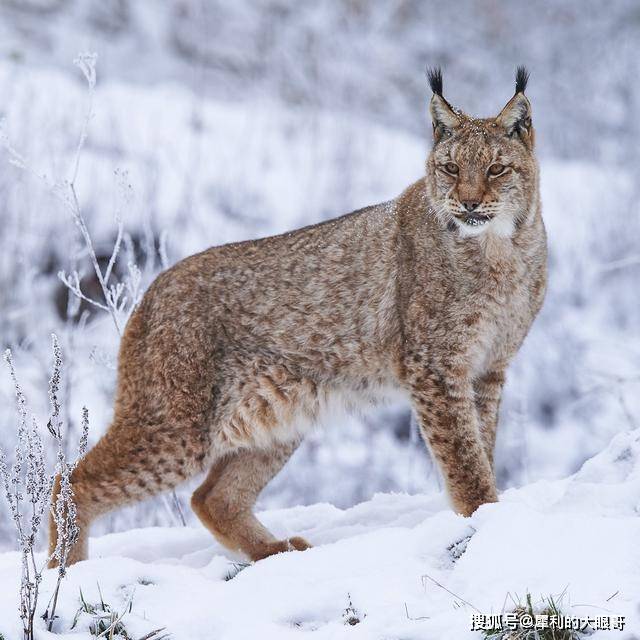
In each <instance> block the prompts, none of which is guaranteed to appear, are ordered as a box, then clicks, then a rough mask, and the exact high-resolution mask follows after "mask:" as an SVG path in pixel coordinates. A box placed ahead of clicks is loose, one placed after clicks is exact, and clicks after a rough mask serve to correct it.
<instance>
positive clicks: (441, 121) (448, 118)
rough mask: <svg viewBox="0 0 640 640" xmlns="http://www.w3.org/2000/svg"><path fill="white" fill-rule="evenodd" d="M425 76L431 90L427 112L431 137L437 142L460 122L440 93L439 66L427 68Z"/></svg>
mask: <svg viewBox="0 0 640 640" xmlns="http://www.w3.org/2000/svg"><path fill="white" fill-rule="evenodd" d="M427 77H428V78H429V86H430V87H431V91H433V96H432V97H431V102H430V103H429V112H430V113H431V121H432V122H433V138H434V140H435V141H436V142H439V141H440V140H441V139H442V138H443V137H446V136H449V135H451V133H452V131H453V129H455V128H456V127H457V126H458V125H459V124H460V118H458V116H457V115H456V113H455V111H454V110H453V107H452V106H451V105H450V104H449V103H448V102H447V101H446V100H445V99H444V97H443V95H442V71H441V70H440V68H439V67H436V68H435V69H427Z"/></svg>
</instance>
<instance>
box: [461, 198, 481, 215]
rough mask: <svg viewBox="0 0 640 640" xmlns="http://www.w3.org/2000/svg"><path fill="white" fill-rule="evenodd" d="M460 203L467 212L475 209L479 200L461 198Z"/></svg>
mask: <svg viewBox="0 0 640 640" xmlns="http://www.w3.org/2000/svg"><path fill="white" fill-rule="evenodd" d="M461 204H462V206H463V207H464V208H465V209H466V210H467V211H468V212H469V213H471V212H472V211H475V210H476V209H477V208H478V207H479V206H480V202H478V201H477V200H463V201H462V202H461Z"/></svg>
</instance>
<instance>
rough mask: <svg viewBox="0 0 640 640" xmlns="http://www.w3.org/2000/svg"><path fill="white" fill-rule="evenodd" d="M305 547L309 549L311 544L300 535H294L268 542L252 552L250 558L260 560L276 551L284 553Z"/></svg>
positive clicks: (301, 549) (302, 549)
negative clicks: (255, 551) (252, 554)
mask: <svg viewBox="0 0 640 640" xmlns="http://www.w3.org/2000/svg"><path fill="white" fill-rule="evenodd" d="M306 549H311V545H310V544H309V543H308V542H307V541H306V540H305V539H304V538H301V537H300V536H294V537H293V538H286V539H285V540H276V541H275V542H270V543H268V544H266V545H264V547H262V549H260V550H259V551H258V552H257V553H255V554H254V556H253V558H252V560H262V559H264V558H268V557H269V556H273V555H275V554H276V553H285V552H287V551H305V550H306Z"/></svg>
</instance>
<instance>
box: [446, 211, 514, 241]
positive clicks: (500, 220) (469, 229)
mask: <svg viewBox="0 0 640 640" xmlns="http://www.w3.org/2000/svg"><path fill="white" fill-rule="evenodd" d="M455 222H456V225H457V227H458V229H459V230H460V233H461V235H463V236H465V237H475V236H479V235H481V234H483V233H491V234H493V235H495V236H497V237H499V238H510V237H511V236H512V235H513V230H514V224H513V218H512V217H511V216H506V215H497V216H496V217H495V218H493V219H492V220H489V221H488V222H485V223H483V224H482V223H481V224H468V223H466V222H463V221H462V220H459V219H457V218H455Z"/></svg>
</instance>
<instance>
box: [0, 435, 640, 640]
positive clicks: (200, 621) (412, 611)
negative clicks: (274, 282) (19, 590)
mask: <svg viewBox="0 0 640 640" xmlns="http://www.w3.org/2000/svg"><path fill="white" fill-rule="evenodd" d="M639 498H640V430H635V431H630V432H627V433H621V434H619V435H618V436H617V437H616V438H615V439H614V440H613V441H612V442H611V444H610V446H609V447H608V448H607V449H606V450H605V451H603V452H602V453H600V454H599V455H597V456H595V457H594V458H593V459H591V460H589V461H588V462H586V463H585V464H584V466H583V467H582V468H581V469H580V471H578V473H576V474H575V475H573V476H571V477H569V478H567V479H564V480H558V481H541V482H538V483H535V484H532V485H530V486H527V487H524V488H521V489H512V490H509V491H507V492H505V493H504V494H503V495H502V497H501V501H500V502H499V503H497V504H492V505H485V506H483V507H481V508H480V509H479V510H478V511H477V512H476V513H475V514H474V515H473V516H472V517H471V518H463V517H461V516H459V515H456V514H455V513H453V512H452V511H451V510H450V509H448V508H447V505H446V502H445V499H444V496H443V495H442V494H434V495H430V496H409V495H403V494H379V495H376V496H375V497H374V498H373V499H372V500H370V501H368V502H365V503H362V504H359V505H356V506H354V507H352V508H350V509H345V510H341V509H337V508H336V507H334V506H331V505H328V504H317V505H312V506H307V507H296V508H292V509H286V510H279V511H268V512H264V513H262V514H261V518H262V519H263V521H264V522H265V523H266V524H267V525H268V526H269V527H271V528H272V530H273V531H274V532H275V533H276V534H277V535H280V536H286V535H292V534H301V535H304V536H305V537H306V538H308V539H309V540H310V541H311V542H312V543H313V544H314V545H315V547H314V548H313V549H310V550H308V551H304V552H292V553H287V554H282V555H278V556H274V557H271V558H267V559H266V560H263V561H261V562H258V563H256V564H253V565H249V566H246V567H244V566H243V565H241V564H239V563H240V561H241V559H240V558H238V557H235V556H233V554H230V553H228V552H227V551H226V550H225V549H223V548H222V547H221V546H219V545H218V544H217V543H216V542H215V541H214V540H213V539H212V538H211V536H210V535H209V534H208V533H207V532H206V531H205V530H204V529H195V528H182V529H181V528H148V529H137V530H132V531H128V532H126V533H117V534H111V535H107V536H104V537H102V538H97V539H92V541H91V550H90V554H91V559H90V560H89V561H87V562H83V563H80V564H79V565H76V566H74V567H72V568H71V569H70V571H69V574H68V577H67V580H66V583H65V584H64V589H63V595H62V606H61V607H60V616H61V618H60V620H59V621H58V625H57V626H58V629H69V628H70V626H71V623H72V620H73V617H74V615H75V613H76V611H77V609H78V607H79V604H80V602H79V594H80V589H82V591H83V594H84V597H85V598H86V599H87V600H89V601H92V602H97V601H98V600H99V594H98V587H97V583H99V585H100V590H101V592H102V595H103V597H104V599H105V601H106V602H108V603H109V604H110V605H111V606H112V607H114V608H115V609H118V610H123V609H124V608H125V607H126V605H127V603H128V602H129V600H130V599H132V602H133V604H132V611H131V613H129V614H127V616H126V617H125V619H124V621H125V622H126V625H127V628H128V630H129V633H130V634H131V635H132V637H141V636H142V635H144V634H145V633H148V632H149V631H150V630H152V629H156V628H159V627H166V629H167V631H169V632H170V633H171V637H172V638H174V640H181V639H185V640H187V639H188V640H198V639H203V640H204V639H210V638H216V639H217V638H220V639H246V638H269V639H271V638H274V639H278V640H280V639H283V640H284V639H287V638H300V637H304V635H305V631H307V632H308V631H313V632H314V636H313V637H314V638H332V639H334V638H347V637H348V638H404V639H409V638H416V639H418V638H420V639H424V640H429V639H431V638H433V639H436V638H437V639H442V638H444V637H447V638H477V637H478V633H477V632H472V631H471V630H470V617H471V614H472V613H473V612H474V611H475V610H476V609H478V610H480V611H482V612H484V613H499V612H501V611H502V610H503V607H505V603H508V598H509V594H511V596H513V597H514V598H515V597H516V596H519V597H520V598H522V597H524V595H525V594H526V592H529V593H531V594H532V597H533V599H534V600H536V599H537V598H539V597H541V596H549V595H551V594H556V595H557V594H560V593H561V592H563V591H565V590H566V595H565V596H564V600H563V604H564V608H565V611H566V612H567V613H568V614H569V613H570V614H571V615H576V616H582V617H584V616H586V615H595V614H599V615H624V616H626V626H625V630H624V632H623V633H622V634H620V633H619V632H617V633H618V635H617V636H616V637H619V638H634V637H637V634H639V633H640V617H639V616H638V610H637V602H638V600H639V599H640V571H638V568H639V567H640V547H639V546H638V544H637V542H638V540H639V539H640V518H638V514H639V513H640V501H639ZM18 575H19V571H18V556H17V554H16V553H7V554H4V555H1V556H0V584H2V585H3V596H2V599H1V600H0V632H2V633H3V634H4V635H5V637H6V638H17V637H18V635H19V634H18V626H17V624H16V623H17V620H16V619H15V618H16V615H15V610H16V609H15V604H16V600H15V596H14V595H13V594H14V593H15V592H16V588H15V587H17V577H18ZM54 579H55V575H54V573H53V572H48V574H47V575H46V577H45V580H44V583H43V601H46V600H47V598H48V595H49V594H50V590H51V588H52V586H53V583H54ZM454 594H455V595H454ZM612 596H613V597H612ZM507 608H508V604H507ZM348 618H350V619H351V620H350V622H351V623H353V622H355V623H356V624H346V622H345V621H346V620H347V619H348ZM88 622H89V621H88V619H86V618H81V619H80V622H79V624H78V626H77V627H76V629H74V630H73V631H70V632H68V633H60V634H58V635H56V636H55V637H56V638H66V637H69V638H71V637H73V638H76V639H78V638H85V637H89V636H88V633H87V631H86V629H87V625H88ZM39 624H40V626H42V625H43V622H42V621H39ZM83 625H84V626H83ZM83 629H84V631H83ZM607 633H611V632H607V631H597V632H596V633H595V634H594V635H593V636H592V637H593V638H604V637H608V636H607V635H606V634H607ZM633 634H636V635H633ZM39 637H40V638H46V637H49V634H48V633H46V632H44V631H42V632H41V633H40V636H39ZM51 637H53V636H51Z"/></svg>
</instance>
